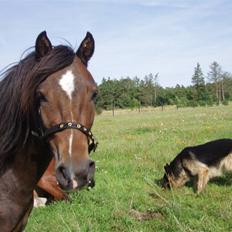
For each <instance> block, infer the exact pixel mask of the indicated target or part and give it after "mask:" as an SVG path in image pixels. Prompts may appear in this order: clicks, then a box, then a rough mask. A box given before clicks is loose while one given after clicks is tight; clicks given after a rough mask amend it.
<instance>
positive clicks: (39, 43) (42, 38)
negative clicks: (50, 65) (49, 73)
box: [35, 31, 52, 58]
mask: <svg viewBox="0 0 232 232" xmlns="http://www.w3.org/2000/svg"><path fill="white" fill-rule="evenodd" d="M51 50H52V44H51V42H50V40H49V39H48V37H47V33H46V31H42V32H41V33H40V34H39V35H38V37H37V39H36V42H35V52H36V58H42V57H43V56H45V55H47V54H48V52H50V51H51Z"/></svg>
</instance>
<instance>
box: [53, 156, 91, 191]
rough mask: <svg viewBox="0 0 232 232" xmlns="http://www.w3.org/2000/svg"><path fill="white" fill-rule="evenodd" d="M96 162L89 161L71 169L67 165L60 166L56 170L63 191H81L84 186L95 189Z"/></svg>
mask: <svg viewBox="0 0 232 232" xmlns="http://www.w3.org/2000/svg"><path fill="white" fill-rule="evenodd" d="M94 173H95V162H94V161H92V160H88V161H87V162H85V163H82V165H81V167H80V165H79V166H77V168H76V169H74V168H73V167H72V168H70V167H69V166H68V165H66V164H60V165H59V166H58V167H57V169H56V178H57V181H58V183H59V185H60V187H61V188H62V189H63V190H73V189H81V188H82V187H84V186H87V187H91V188H92V187H94V186H95V181H94Z"/></svg>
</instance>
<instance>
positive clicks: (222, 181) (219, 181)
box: [154, 173, 232, 192]
mask: <svg viewBox="0 0 232 232" xmlns="http://www.w3.org/2000/svg"><path fill="white" fill-rule="evenodd" d="M162 180H163V178H159V179H155V180H154V184H155V185H157V186H159V187H160V188H162ZM195 181H196V180H194V179H192V180H190V181H189V182H187V183H186V184H185V187H187V188H192V189H193V191H194V192H196V189H195V185H194V182H195ZM210 183H213V184H216V185H218V186H231V185H232V173H226V174H225V175H223V176H220V177H215V178H213V179H211V180H210V181H209V184H210Z"/></svg>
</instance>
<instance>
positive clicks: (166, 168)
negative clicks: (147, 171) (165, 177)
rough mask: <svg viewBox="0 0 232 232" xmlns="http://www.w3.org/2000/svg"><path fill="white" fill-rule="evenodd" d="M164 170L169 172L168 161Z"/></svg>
mask: <svg viewBox="0 0 232 232" xmlns="http://www.w3.org/2000/svg"><path fill="white" fill-rule="evenodd" d="M164 171H165V172H166V173H168V171H169V165H168V163H166V164H165V166H164Z"/></svg>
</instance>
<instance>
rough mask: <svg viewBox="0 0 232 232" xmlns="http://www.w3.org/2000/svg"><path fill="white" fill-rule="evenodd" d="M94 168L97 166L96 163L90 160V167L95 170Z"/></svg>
mask: <svg viewBox="0 0 232 232" xmlns="http://www.w3.org/2000/svg"><path fill="white" fill-rule="evenodd" d="M94 166H95V162H94V161H92V160H90V161H89V167H90V168H93V167H94Z"/></svg>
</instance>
